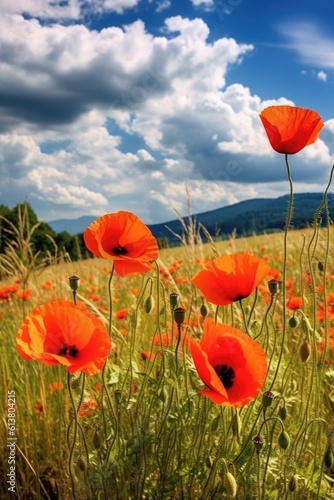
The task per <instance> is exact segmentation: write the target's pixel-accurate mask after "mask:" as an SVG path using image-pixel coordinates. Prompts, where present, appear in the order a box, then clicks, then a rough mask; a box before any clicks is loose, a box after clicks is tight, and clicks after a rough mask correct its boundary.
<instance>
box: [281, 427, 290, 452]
mask: <svg viewBox="0 0 334 500" xmlns="http://www.w3.org/2000/svg"><path fill="white" fill-rule="evenodd" d="M278 446H279V447H280V448H282V450H287V449H288V448H289V446H290V436H289V434H288V433H287V432H286V431H282V432H281V434H280V435H279V436H278Z"/></svg>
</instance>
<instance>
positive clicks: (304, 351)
mask: <svg viewBox="0 0 334 500" xmlns="http://www.w3.org/2000/svg"><path fill="white" fill-rule="evenodd" d="M298 352H299V359H300V361H301V362H302V363H306V361H307V360H308V359H309V357H310V356H311V348H310V345H309V343H308V342H306V340H305V341H304V342H303V343H302V344H300V346H299V351H298Z"/></svg>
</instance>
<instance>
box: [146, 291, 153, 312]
mask: <svg viewBox="0 0 334 500" xmlns="http://www.w3.org/2000/svg"><path fill="white" fill-rule="evenodd" d="M153 308H154V297H153V295H149V296H148V297H147V298H146V300H145V302H144V309H145V312H146V314H150V312H151V311H152V309H153Z"/></svg>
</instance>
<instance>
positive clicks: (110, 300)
mask: <svg viewBox="0 0 334 500" xmlns="http://www.w3.org/2000/svg"><path fill="white" fill-rule="evenodd" d="M114 269H115V268H114V263H113V264H112V268H111V271H110V276H109V281H108V297H109V325H108V332H109V337H110V340H111V331H112V287H111V283H112V279H113V275H114Z"/></svg>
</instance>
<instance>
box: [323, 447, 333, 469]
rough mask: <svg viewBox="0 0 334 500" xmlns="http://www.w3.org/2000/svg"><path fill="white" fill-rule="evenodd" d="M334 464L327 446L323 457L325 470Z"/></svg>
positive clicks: (329, 448)
mask: <svg viewBox="0 0 334 500" xmlns="http://www.w3.org/2000/svg"><path fill="white" fill-rule="evenodd" d="M333 463H334V457H333V453H332V449H331V447H330V446H328V448H327V450H326V453H325V456H324V464H325V466H326V467H327V469H330V468H331V467H332V465H333Z"/></svg>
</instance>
